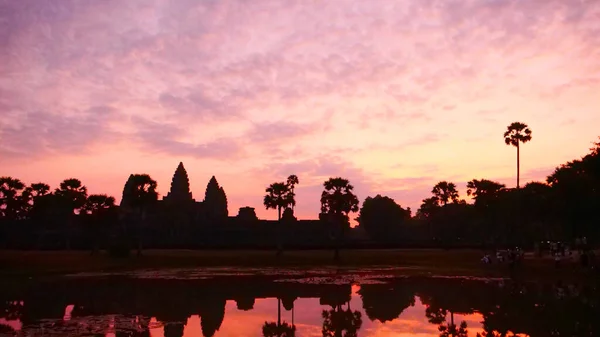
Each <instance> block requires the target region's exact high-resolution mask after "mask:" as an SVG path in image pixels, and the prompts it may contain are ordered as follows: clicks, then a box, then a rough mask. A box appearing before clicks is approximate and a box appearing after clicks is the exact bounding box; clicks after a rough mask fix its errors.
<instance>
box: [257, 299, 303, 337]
mask: <svg viewBox="0 0 600 337" xmlns="http://www.w3.org/2000/svg"><path fill="white" fill-rule="evenodd" d="M262 332H263V336H264V337H293V336H296V326H295V325H294V322H293V316H292V325H289V324H288V323H287V322H283V323H281V299H280V298H277V322H265V324H263V328H262Z"/></svg>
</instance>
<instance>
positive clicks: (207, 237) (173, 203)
mask: <svg viewBox="0 0 600 337" xmlns="http://www.w3.org/2000/svg"><path fill="white" fill-rule="evenodd" d="M130 189H131V184H130V183H129V181H128V182H127V183H126V184H125V188H124V189H123V198H122V201H121V207H127V206H131V190H130ZM145 221H146V224H145V230H144V234H145V235H146V238H145V243H146V246H154V247H184V246H185V247H202V246H217V245H218V246H228V245H231V246H236V247H244V246H246V247H249V246H272V245H273V244H274V243H275V242H276V237H275V235H276V231H275V228H276V227H275V226H277V225H278V222H277V221H271V220H259V219H258V218H257V216H256V213H255V209H254V208H252V207H241V208H240V209H239V212H238V214H237V215H236V216H229V212H228V209H227V196H226V194H225V190H224V189H223V187H221V186H219V183H218V182H217V179H216V178H215V177H214V176H213V177H212V178H211V179H210V181H209V182H208V185H207V186H206V191H205V193H204V200H203V201H197V200H195V199H194V198H193V196H192V192H191V191H190V183H189V178H188V174H187V172H186V170H185V168H184V166H183V163H179V165H178V166H177V169H176V170H175V174H174V175H173V179H172V181H171V188H170V191H169V193H168V194H167V195H166V196H164V197H163V198H162V200H159V201H158V204H157V205H156V207H153V208H152V209H150V210H149V211H148V214H147V215H146V220H145ZM281 227H282V228H281V229H282V231H281V232H282V236H283V240H284V244H288V245H290V244H291V245H303V246H314V245H322V244H327V243H329V241H330V238H329V232H328V229H327V227H326V226H324V224H323V223H322V222H321V221H319V220H297V219H296V218H295V217H294V215H293V212H291V210H288V211H287V212H285V217H284V219H283V220H282V224H281Z"/></svg>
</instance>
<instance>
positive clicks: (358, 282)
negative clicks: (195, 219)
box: [0, 274, 600, 337]
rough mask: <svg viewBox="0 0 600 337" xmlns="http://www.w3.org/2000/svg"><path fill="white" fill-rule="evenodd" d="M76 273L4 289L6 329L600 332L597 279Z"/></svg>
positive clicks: (348, 335) (54, 332) (348, 336)
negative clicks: (568, 281) (565, 280)
mask: <svg viewBox="0 0 600 337" xmlns="http://www.w3.org/2000/svg"><path fill="white" fill-rule="evenodd" d="M189 275H190V274H188V277H178V276H173V275H168V277H166V276H165V275H164V274H163V275H159V274H139V275H119V276H115V275H112V276H106V275H105V276H89V275H88V276H81V275H79V276H76V277H74V276H71V277H63V278H59V279H52V280H39V281H33V280H30V281H27V282H19V284H12V285H10V286H6V287H3V289H2V290H0V301H1V302H0V303H1V305H2V308H0V335H1V336H111V337H112V336H115V337H119V336H131V337H134V336H136V337H141V336H146V337H148V336H151V337H163V336H164V337H181V336H185V337H201V336H205V337H208V336H219V337H224V336H282V337H283V336H285V337H289V336H324V337H330V336H331V337H334V336H336V337H337V336H339V337H354V336H362V337H369V336H372V337H375V336H378V337H384V336H387V337H392V336H461V337H465V336H478V335H480V336H600V322H599V321H600V320H599V319H598V317H600V315H599V314H600V310H599V307H598V299H599V296H598V289H597V285H596V284H595V281H592V282H590V280H588V281H582V282H578V283H572V282H571V283H566V282H555V281H552V282H538V283H527V282H518V281H514V280H475V279H465V278H436V277H427V278H426V277H405V278H404V277H384V276H383V275H379V276H378V275H365V274H362V275H348V274H346V275H337V276H336V275H329V276H327V277H317V276H315V275H312V276H309V275H307V274H304V275H302V274H299V275H292V276H290V275H288V276H286V277H285V278H284V277H281V276H273V275H259V276H257V275H251V276H250V275H245V276H244V275H217V276H206V275H204V276H202V275H200V276H198V275H195V276H194V277H189Z"/></svg>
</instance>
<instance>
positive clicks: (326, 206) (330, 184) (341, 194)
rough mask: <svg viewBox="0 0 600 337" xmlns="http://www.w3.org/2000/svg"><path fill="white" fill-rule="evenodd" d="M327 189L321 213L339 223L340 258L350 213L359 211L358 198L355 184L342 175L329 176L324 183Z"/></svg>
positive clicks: (335, 223)
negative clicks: (341, 244) (355, 193)
mask: <svg viewBox="0 0 600 337" xmlns="http://www.w3.org/2000/svg"><path fill="white" fill-rule="evenodd" d="M323 187H324V188H325V190H324V191H323V193H322V194H321V213H324V214H327V215H328V217H329V220H330V222H333V223H334V225H337V226H336V227H337V233H336V240H335V241H336V244H335V255H334V258H335V259H336V260H338V259H339V258H340V251H339V250H340V243H341V240H342V239H343V236H344V232H345V230H346V228H347V227H349V226H350V223H349V221H348V214H349V213H350V212H358V204H359V202H358V198H357V197H356V195H354V193H353V191H354V186H352V185H351V184H350V182H349V181H348V179H344V178H341V177H337V178H329V180H327V181H325V182H324V183H323Z"/></svg>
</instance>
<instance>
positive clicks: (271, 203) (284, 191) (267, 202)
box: [263, 182, 296, 256]
mask: <svg viewBox="0 0 600 337" xmlns="http://www.w3.org/2000/svg"><path fill="white" fill-rule="evenodd" d="M265 192H267V194H266V195H265V197H264V200H263V204H264V206H265V208H266V209H276V210H277V221H278V222H279V224H278V226H277V256H279V255H281V253H282V252H283V248H282V244H281V233H280V232H281V228H280V227H281V210H282V209H285V208H287V207H289V206H290V205H293V204H295V203H296V202H295V200H294V194H293V193H292V192H291V191H290V186H289V185H288V184H286V183H283V182H277V183H272V184H271V185H269V187H267V188H266V190H265Z"/></svg>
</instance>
